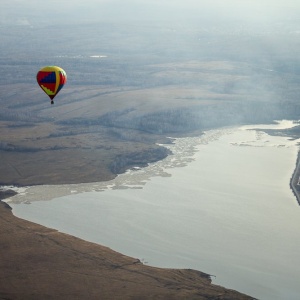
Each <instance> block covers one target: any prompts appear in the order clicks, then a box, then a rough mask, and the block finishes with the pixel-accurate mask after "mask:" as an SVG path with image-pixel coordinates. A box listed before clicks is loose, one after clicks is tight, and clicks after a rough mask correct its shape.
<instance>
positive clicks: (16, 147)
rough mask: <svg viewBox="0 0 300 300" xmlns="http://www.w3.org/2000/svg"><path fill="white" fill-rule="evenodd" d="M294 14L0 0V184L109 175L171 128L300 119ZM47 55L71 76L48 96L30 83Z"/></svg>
mask: <svg viewBox="0 0 300 300" xmlns="http://www.w3.org/2000/svg"><path fill="white" fill-rule="evenodd" d="M299 13H300V3H299V1H291V0H288V1H281V0H278V1H274V0H273V1H271V0H261V1H258V0H253V1H242V2H241V1H237V0H229V1H221V0H212V1H206V0H205V1H193V0H186V1H181V0H173V1H169V0H164V1H157V0H140V1H138V0H136V1H134V0H128V1H127V0H125V1H124V0H123V1H117V0H116V1H113V0H110V1H108V0H103V1H101V0H99V1H97V0H86V1H84V2H82V1H77V0H74V1H67V0H60V1H56V0H53V1H48V2H44V1H40V0H1V3H0V36H1V43H0V66H1V67H0V75H1V76H0V103H1V110H0V184H1V185H3V186H10V185H12V186H31V185H33V186H34V185H53V184H55V185H62V184H78V183H91V182H102V181H108V180H112V179H114V178H115V177H116V176H117V175H118V174H121V173H124V172H125V171H126V170H128V169H131V168H137V167H145V166H147V165H148V164H149V163H155V162H157V161H160V160H162V159H164V158H166V157H168V156H170V155H171V154H172V151H171V150H170V149H169V147H166V146H165V147H164V146H163V144H165V145H166V144H171V143H172V142H173V139H172V138H178V137H191V136H196V137H199V136H201V134H203V132H204V131H208V130H211V129H218V128H224V127H232V126H240V125H243V124H263V123H264V124H267V123H273V121H274V120H282V119H286V120H299V119H300V118H299V116H300V105H299V86H300V85H299V83H300V78H299V75H300V59H299V50H300V39H299V37H300V20H299ZM46 65H57V66H60V67H62V68H63V69H64V70H65V71H66V73H67V76H68V81H67V83H66V85H65V86H64V88H63V89H62V90H61V91H60V93H59V94H58V95H57V97H56V98H55V104H54V105H50V101H49V99H48V98H47V96H46V95H45V94H44V93H43V91H42V90H41V89H40V88H39V86H38V85H37V82H36V73H37V71H38V70H39V69H40V68H42V67H44V66H46ZM265 131H266V132H268V133H269V134H271V135H281V136H288V137H290V138H293V139H298V138H299V137H300V135H299V126H294V127H292V128H289V129H287V130H285V129H278V130H276V131H272V132H269V131H267V130H265ZM169 137H172V138H169ZM295 160H296V159H295ZM275 163H276V162H274V164H275ZM296 163H297V162H296V161H295V165H296ZM220 168H222V166H220ZM199 172H201V170H200V171H199ZM239 172H245V170H240V171H239ZM298 172H299V171H298V168H297V169H296V171H295V174H294V180H296V181H297V178H298V177H299V176H298V175H299V174H298ZM292 175H293V174H290V177H292ZM216 176H217V175H216ZM296 181H295V182H294V184H293V185H294V187H293V190H294V193H296V195H297V188H298V187H297V184H296ZM289 188H290V187H289V186H287V189H289ZM253 189H255V187H253ZM298 199H299V198H298ZM295 201H296V200H295ZM297 209H298V207H297ZM66 222H67V221H66ZM216 276H217V274H216ZM199 299H200V298H199Z"/></svg>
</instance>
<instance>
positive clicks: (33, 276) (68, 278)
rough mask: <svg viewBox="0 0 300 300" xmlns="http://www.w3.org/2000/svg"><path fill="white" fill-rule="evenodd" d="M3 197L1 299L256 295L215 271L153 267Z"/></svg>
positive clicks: (244, 299) (242, 299) (234, 298)
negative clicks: (215, 279)
mask: <svg viewBox="0 0 300 300" xmlns="http://www.w3.org/2000/svg"><path fill="white" fill-rule="evenodd" d="M9 193H10V192H8V193H7V194H6V196H9V195H8V194H9ZM0 197H1V200H0V216H1V217H0V226H1V228H2V232H1V241H2V243H3V245H5V247H1V249H0V257H1V260H0V268H1V270H2V271H3V273H4V274H5V276H4V277H3V278H2V279H1V281H0V298H1V299H14V300H18V299H20V300H21V299H22V300H24V299H25V300H26V299H28V300H29V299H30V300H35V299H46V298H47V299H59V300H60V299H61V300H63V299H72V300H73V299H91V300H92V299H95V300H96V299H99V298H101V299H112V298H113V299H132V298H138V299H154V298H159V299H199V300H201V299H211V298H216V297H217V298H219V297H222V299H224V300H248V299H254V298H252V297H250V296H247V295H245V294H241V293H239V292H237V291H234V290H229V289H226V288H224V287H221V286H218V285H214V284H212V283H211V275H209V274H205V273H203V272H201V271H196V270H192V269H167V268H165V269H163V268H155V267H150V266H147V265H144V264H143V263H142V262H141V261H140V260H138V259H135V258H131V257H129V256H126V255H123V254H121V253H118V252H116V251H114V250H112V249H110V248H108V247H105V246H102V245H99V244H95V243H91V242H87V241H85V240H82V239H79V238H76V237H74V236H72V235H68V234H64V233H61V232H59V231H57V230H54V229H51V228H47V227H44V226H41V225H39V224H35V223H32V222H29V221H26V220H23V219H20V218H18V217H16V216H14V215H13V214H12V210H11V207H10V206H9V205H8V204H7V203H5V202H3V201H2V200H3V198H6V197H5V195H3V194H2V195H1V196H0ZM12 258H13V259H12ZM16 287H17V288H16ZM220 299H221V298H220Z"/></svg>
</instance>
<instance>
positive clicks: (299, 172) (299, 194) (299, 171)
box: [290, 151, 300, 206]
mask: <svg viewBox="0 0 300 300" xmlns="http://www.w3.org/2000/svg"><path fill="white" fill-rule="evenodd" d="M297 178H298V180H297ZM299 180H300V151H298V154H297V160H296V167H295V169H294V172H293V175H292V177H291V180H290V187H291V190H292V191H293V194H294V195H295V197H296V199H297V202H298V204H299V206H300V187H299V188H298V189H297V186H298V182H299Z"/></svg>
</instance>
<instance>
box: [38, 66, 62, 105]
mask: <svg viewBox="0 0 300 300" xmlns="http://www.w3.org/2000/svg"><path fill="white" fill-rule="evenodd" d="M36 80H37V82H38V84H39V86H40V87H41V89H42V90H43V91H44V92H45V93H46V94H47V95H48V96H49V97H50V99H51V100H53V98H54V97H55V96H56V95H57V94H58V92H59V91H60V90H61V89H62V87H63V86H64V84H65V83H66V82H67V74H66V72H65V71H64V70H63V69H62V68H60V67H57V66H47V67H44V68H42V69H40V70H39V71H38V73H37V75H36ZM51 103H52V104H53V101H51Z"/></svg>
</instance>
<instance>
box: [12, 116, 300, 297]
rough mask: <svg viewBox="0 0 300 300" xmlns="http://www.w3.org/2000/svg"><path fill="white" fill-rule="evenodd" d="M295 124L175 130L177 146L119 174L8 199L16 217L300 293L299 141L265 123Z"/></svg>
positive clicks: (258, 288)
mask: <svg viewBox="0 0 300 300" xmlns="http://www.w3.org/2000/svg"><path fill="white" fill-rule="evenodd" d="M291 126H293V123H292V122H289V121H282V122H280V123H278V124H277V125H257V126H243V127H239V128H225V129H220V130H211V131H207V132H206V133H205V134H204V135H203V136H201V137H197V138H183V139H177V140H176V142H175V143H174V145H171V146H169V145H168V147H170V149H171V150H172V151H173V153H174V155H171V156H169V157H168V158H166V159H165V160H163V161H160V162H158V163H155V164H151V165H149V166H148V167H146V168H143V169H140V170H135V171H133V170H132V171H129V172H127V173H126V174H122V175H120V176H118V177H117V178H116V179H114V180H112V181H109V182H105V183H103V182H102V183H92V184H80V185H62V186H36V187H30V188H24V189H22V190H20V194H19V195H17V196H14V197H12V198H10V199H9V200H8V202H9V204H10V205H11V206H12V208H13V213H14V214H15V215H16V216H19V217H21V218H24V219H28V220H30V221H34V222H36V223H39V224H42V225H45V226H48V227H52V228H56V229H58V230H60V231H62V232H66V233H69V234H72V235H75V236H78V237H81V238H83V239H85V240H89V241H93V242H96V243H100V244H102V245H106V246H108V247H110V248H112V249H114V250H116V251H119V252H121V253H123V254H126V255H129V256H132V257H136V258H139V259H140V260H141V261H143V262H144V263H145V264H149V265H152V266H159V267H171V268H192V269H197V270H201V271H204V272H206V273H209V274H211V275H215V276H216V277H212V279H213V282H214V283H215V284H219V285H222V286H225V287H227V288H231V289H236V290H238V291H240V292H243V293H247V294H249V295H251V296H254V297H257V298H259V299H272V300H274V299H280V300H282V299H289V300H293V299H295V300H296V299H297V300H298V299H300V284H299V282H300V268H299V262H300V259H299V256H300V206H299V205H298V203H297V200H296V198H295V196H294V195H293V193H292V191H291V189H290V187H289V182H290V178H291V176H292V174H293V171H294V168H295V165H296V159H297V153H298V142H299V141H298V140H291V139H289V138H287V137H279V136H270V135H268V134H266V133H264V132H262V131H261V130H259V128H276V127H277V128H286V127H291ZM51 199H52V200H51ZM39 200H49V201H39ZM50 200H51V201H50ZM29 203H30V205H28V204H29Z"/></svg>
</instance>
